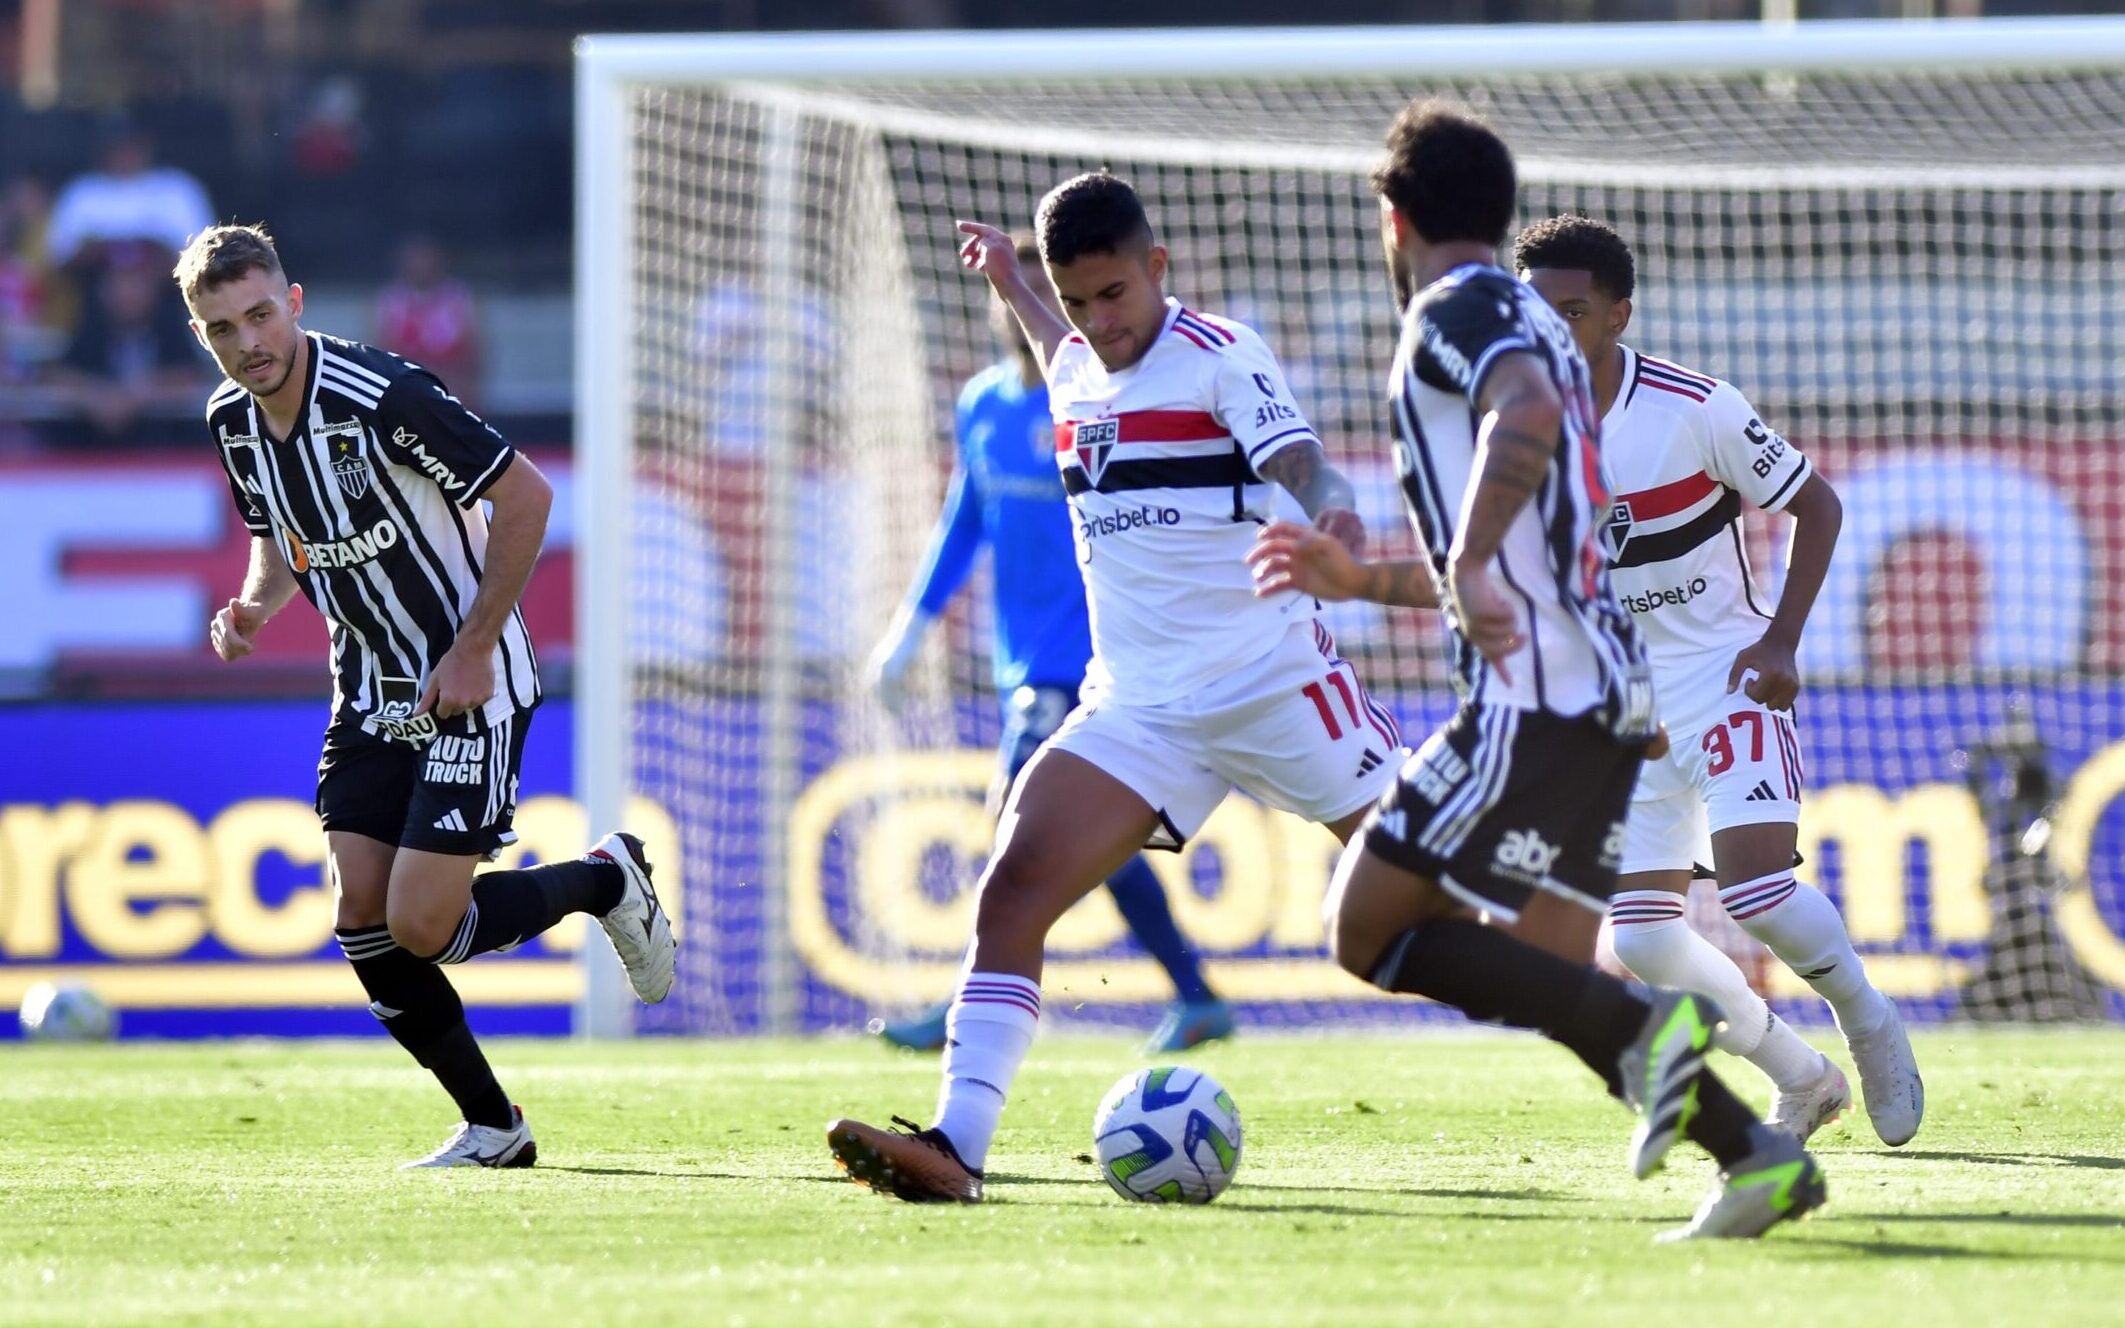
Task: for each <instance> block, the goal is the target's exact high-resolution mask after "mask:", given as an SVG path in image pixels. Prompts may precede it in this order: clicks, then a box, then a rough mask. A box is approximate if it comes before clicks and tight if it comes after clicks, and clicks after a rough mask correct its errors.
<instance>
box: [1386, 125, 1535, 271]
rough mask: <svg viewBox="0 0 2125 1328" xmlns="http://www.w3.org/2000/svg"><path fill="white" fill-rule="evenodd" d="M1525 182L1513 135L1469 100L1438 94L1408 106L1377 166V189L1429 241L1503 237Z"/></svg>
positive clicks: (1491, 240)
mask: <svg viewBox="0 0 2125 1328" xmlns="http://www.w3.org/2000/svg"><path fill="white" fill-rule="evenodd" d="M1518 187H1519V181H1518V179H1517V177H1516V176H1515V174H1514V172H1513V154H1512V150H1511V149H1509V148H1507V147H1506V146H1505V140H1504V139H1502V138H1499V137H1498V135H1497V134H1496V133H1495V132H1493V131H1492V129H1491V127H1490V126H1489V125H1487V124H1484V123H1483V122H1482V121H1481V120H1479V119H1477V118H1476V117H1475V116H1474V115H1473V114H1471V113H1470V112H1469V111H1468V110H1467V109H1465V108H1464V107H1461V106H1458V105H1456V104H1454V103H1453V102H1448V101H1440V100H1435V99H1420V100H1417V101H1413V102H1411V103H1410V104H1409V105H1407V106H1405V107H1403V108H1402V113H1401V114H1400V115H1397V116H1396V117H1395V122H1394V124H1393V125H1391V126H1389V127H1388V130H1387V155H1386V156H1385V157H1383V158H1381V160H1380V164H1379V165H1377V166H1375V167H1373V171H1372V188H1373V192H1374V193H1377V194H1379V195H1380V196H1381V197H1383V198H1385V199H1386V200H1387V201H1388V202H1389V203H1392V204H1393V205H1394V209H1395V211H1397V212H1399V213H1401V214H1402V217H1403V219H1404V220H1405V221H1407V222H1409V224H1410V225H1412V226H1414V227H1416V228H1417V234H1419V235H1421V236H1423V237H1424V239H1425V242H1426V243H1429V244H1451V243H1453V242H1454V241H1457V240H1476V241H1481V242H1482V243H1484V244H1489V245H1498V244H1503V243H1504V242H1505V228H1506V227H1507V226H1509V225H1511V224H1512V218H1513V201H1514V195H1515V191H1516V190H1517V189H1518Z"/></svg>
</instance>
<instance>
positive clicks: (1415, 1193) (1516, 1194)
mask: <svg viewBox="0 0 2125 1328" xmlns="http://www.w3.org/2000/svg"><path fill="white" fill-rule="evenodd" d="M1261 1194H1269V1195H1275V1196H1287V1195H1288V1196H1293V1197H1291V1198H1285V1197H1276V1198H1269V1199H1266V1200H1264V1201H1262V1202H1259V1203H1250V1202H1249V1201H1248V1198H1247V1197H1246V1196H1251V1195H1261ZM1308 1194H1352V1195H1363V1196H1365V1197H1367V1198H1372V1199H1377V1200H1380V1201H1381V1203H1382V1205H1383V1206H1381V1207H1377V1208H1363V1207H1359V1206H1357V1205H1355V1204H1348V1203H1334V1202H1325V1201H1324V1202H1316V1203H1307V1202H1304V1201H1302V1200H1299V1199H1297V1198H1296V1196H1300V1195H1308ZM1397 1199H1483V1200H1490V1201H1494V1202H1496V1201H1502V1202H1509V1203H1571V1202H1577V1199H1576V1198H1575V1196H1572V1195H1567V1194H1558V1193H1556V1192H1555V1191H1553V1190H1537V1189H1519V1190H1467V1189H1424V1188H1416V1189H1377V1188H1376V1189H1362V1188H1357V1187H1353V1186H1333V1185H1249V1186H1247V1187H1246V1188H1245V1190H1244V1192H1243V1193H1242V1197H1240V1198H1237V1199H1226V1200H1224V1201H1223V1202H1222V1203H1221V1204H1220V1205H1219V1206H1220V1207H1223V1208H1237V1209H1241V1210H1244V1211H1250V1212H1265V1213H1322V1214H1327V1215H1330V1216H1334V1217H1392V1218H1398V1219H1400V1218H1407V1217H1408V1216H1409V1213H1408V1211H1407V1210H1406V1209H1404V1208H1399V1207H1387V1206H1384V1205H1385V1204H1386V1203H1387V1202H1388V1201H1390V1200H1397ZM1462 1216H1465V1217H1469V1218H1473V1219H1475V1220H1477V1221H1487V1220H1490V1219H1492V1218H1497V1219H1501V1220H1507V1219H1525V1218H1538V1219H1540V1220H1551V1221H1560V1222H1561V1221H1567V1220H1569V1218H1568V1216H1567V1215H1566V1214H1564V1213H1551V1214H1530V1213H1520V1212H1503V1213H1466V1214H1462Z"/></svg>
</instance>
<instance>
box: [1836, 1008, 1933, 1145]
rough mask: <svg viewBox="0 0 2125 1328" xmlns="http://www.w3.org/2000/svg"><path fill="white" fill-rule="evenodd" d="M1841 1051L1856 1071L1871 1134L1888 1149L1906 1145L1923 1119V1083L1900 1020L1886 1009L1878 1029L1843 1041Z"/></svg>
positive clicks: (1891, 1009) (1894, 1012)
mask: <svg viewBox="0 0 2125 1328" xmlns="http://www.w3.org/2000/svg"><path fill="white" fill-rule="evenodd" d="M1845 1047H1846V1048H1847V1049H1848V1050H1849V1051H1850V1052H1851V1053H1852V1063H1853V1065H1855V1066H1857V1067H1858V1068H1859V1091H1860V1093H1861V1094H1862V1095H1863V1096H1864V1097H1865V1098H1866V1099H1867V1119H1868V1120H1869V1121H1871V1122H1873V1124H1874V1132H1875V1133H1876V1134H1878V1135H1880V1136H1881V1141H1882V1142H1883V1143H1885V1144H1887V1145H1889V1146H1890V1147H1891V1148H1900V1147H1902V1146H1903V1145H1905V1144H1907V1143H1910V1142H1911V1136H1913V1135H1915V1134H1917V1133H1918V1127H1919V1122H1921V1121H1923V1120H1925V1118H1926V1082H1925V1080H1923V1079H1921V1078H1919V1077H1918V1060H1917V1058H1915V1057H1914V1056H1912V1054H1911V1036H1910V1034H1908V1033H1906V1032H1904V1019H1903V1016H1902V1015H1900V1014H1898V1013H1897V1012H1896V1007H1895V1006H1893V1005H1892V1006H1890V1007H1889V1017H1888V1018H1886V1019H1884V1020H1882V1023H1881V1027H1879V1028H1877V1029H1875V1030H1874V1031H1873V1032H1871V1033H1861V1034H1858V1035H1856V1036H1853V1037H1848V1038H1846V1039H1845Z"/></svg>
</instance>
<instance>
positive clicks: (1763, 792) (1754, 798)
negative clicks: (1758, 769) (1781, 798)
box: [1742, 779, 1778, 802]
mask: <svg viewBox="0 0 2125 1328" xmlns="http://www.w3.org/2000/svg"><path fill="white" fill-rule="evenodd" d="M1742 801H1743V802H1777V801H1778V795H1777V794H1776V793H1773V792H1771V781H1769V780H1767V779H1759V780H1757V781H1756V787H1755V788H1752V789H1750V790H1749V796H1748V797H1746V798H1743V799H1742Z"/></svg>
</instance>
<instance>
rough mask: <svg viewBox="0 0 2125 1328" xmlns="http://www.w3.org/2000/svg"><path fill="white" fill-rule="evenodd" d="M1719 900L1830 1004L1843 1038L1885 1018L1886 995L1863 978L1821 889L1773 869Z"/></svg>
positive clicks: (1730, 889)
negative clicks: (1842, 1032)
mask: <svg viewBox="0 0 2125 1328" xmlns="http://www.w3.org/2000/svg"><path fill="white" fill-rule="evenodd" d="M1719 902H1720V903H1721V904H1722V905H1724V906H1725V907H1726V910H1727V916H1729V917H1731V918H1733V919H1734V921H1736V922H1738V923H1740V924H1741V926H1742V929H1743V930H1744V931H1746V932H1748V933H1749V935H1751V936H1754V937H1755V938H1756V939H1757V940H1759V941H1762V942H1763V943H1764V946H1765V947H1766V948H1767V949H1769V950H1770V952H1771V953H1772V954H1775V955H1777V956H1778V959H1779V962H1780V963H1782V964H1784V965H1785V966H1786V967H1787V968H1790V969H1792V970H1793V971H1794V972H1795V973H1798V974H1799V975H1800V977H1801V980H1802V981H1804V982H1806V983H1807V984H1808V985H1809V986H1811V987H1813V988H1814V989H1815V993H1816V995H1818V996H1821V997H1822V998H1823V999H1824V1000H1826V1001H1828V1002H1829V1003H1830V1008H1831V1010H1832V1011H1834V1012H1835V1013H1836V1015H1837V1026H1838V1028H1840V1029H1842V1030H1843V1031H1844V1034H1845V1036H1847V1037H1851V1036H1852V1035H1854V1034H1856V1033H1870V1032H1872V1031H1874V1030H1875V1029H1877V1028H1879V1027H1881V1024H1882V1021H1883V1020H1884V1019H1887V1018H1888V1017H1889V1008H1890V1007H1889V1001H1888V998H1887V997H1885V996H1883V995H1882V994H1881V993H1880V992H1879V991H1876V990H1875V989H1874V984H1873V983H1871V982H1869V981H1867V966H1866V965H1865V964H1863V963H1861V962H1860V958H1859V954H1858V952H1856V951H1855V950H1853V948H1852V938H1851V937H1849V936H1847V935H1846V934H1845V920H1844V919H1843V918H1841V917H1839V916H1838V914H1837V905H1835V904H1833V903H1831V902H1830V901H1829V900H1828V899H1827V898H1825V897H1824V896H1823V894H1822V892H1821V891H1819V890H1817V889H1815V887H1813V886H1811V885H1805V884H1803V883H1801V882H1800V881H1797V880H1795V879H1794V878H1793V873H1792V872H1790V871H1783V872H1773V873H1771V874H1770V875H1769V876H1759V877H1757V878H1756V879H1755V880H1753V881H1743V882H1742V883H1741V884H1740V885H1734V886H1729V887H1727V888H1726V889H1724V890H1721V891H1720V892H1719Z"/></svg>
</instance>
